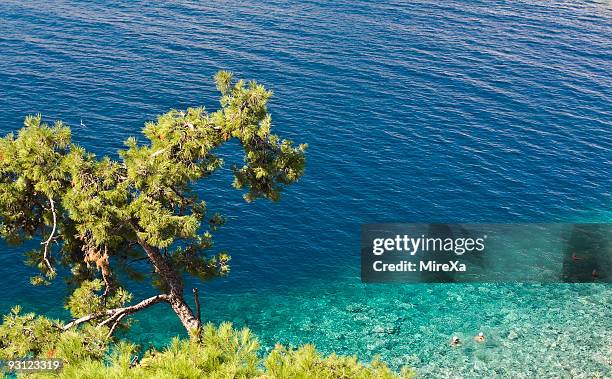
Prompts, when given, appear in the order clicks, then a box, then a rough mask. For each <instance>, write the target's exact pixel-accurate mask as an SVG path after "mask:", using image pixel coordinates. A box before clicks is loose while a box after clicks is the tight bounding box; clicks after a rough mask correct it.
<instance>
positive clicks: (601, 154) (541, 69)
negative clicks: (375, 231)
mask: <svg viewBox="0 0 612 379" xmlns="http://www.w3.org/2000/svg"><path fill="white" fill-rule="evenodd" d="M220 69H226V70H231V71H233V72H234V73H235V74H236V76H238V77H241V78H246V79H256V80H258V81H259V82H261V83H263V84H265V85H266V86H267V87H268V88H270V89H272V90H273V91H274V97H273V99H272V101H271V104H270V111H271V112H272V117H273V127H274V128H275V131H276V132H277V133H278V134H281V135H282V136H287V137H290V138H292V139H294V140H295V141H296V142H300V143H301V142H305V143H308V144H309V146H310V147H309V150H308V156H307V159H308V161H307V169H306V174H305V176H304V178H303V179H302V180H301V181H300V182H299V183H298V184H296V185H293V186H291V187H290V188H288V189H287V191H286V192H285V193H284V195H283V198H282V201H281V202H279V203H274V204H272V203H269V202H265V201H257V202H255V203H252V204H247V203H245V202H244V201H243V200H242V194H241V193H240V192H238V191H236V190H234V189H233V188H232V186H231V171H230V169H229V167H230V166H231V164H232V163H238V164H239V163H240V162H241V158H240V156H239V154H238V153H237V151H236V149H232V148H231V146H230V147H229V148H227V149H224V150H223V155H224V157H225V160H226V169H225V170H223V171H222V172H220V173H218V175H216V176H214V177H213V178H212V179H211V180H210V181H208V182H206V183H203V184H202V185H201V187H200V192H201V194H202V197H203V198H204V199H205V200H207V202H208V204H209V208H210V209H211V210H213V211H218V212H220V213H222V214H224V215H225V216H226V217H227V219H228V222H227V225H226V227H224V228H223V229H221V230H220V231H219V233H218V234H217V235H216V240H215V241H216V245H215V247H216V248H218V249H219V250H223V249H226V250H228V251H229V252H230V253H231V255H232V272H231V275H230V276H229V277H227V278H224V279H219V280H216V281H213V282H209V283H205V284H202V283H195V282H189V283H188V286H189V287H192V286H198V287H199V288H200V292H201V293H202V294H203V317H204V318H205V319H206V320H209V321H211V322H214V323H219V322H221V321H224V320H227V321H232V322H234V323H235V324H236V325H237V326H239V327H243V326H246V327H249V328H251V329H252V330H253V331H254V332H255V333H256V334H257V335H258V336H259V338H260V341H261V343H262V345H263V346H264V348H266V349H269V348H270V347H272V346H273V345H274V343H275V342H280V343H283V344H288V345H294V346H296V345H301V344H304V343H314V344H316V345H317V347H318V348H319V349H320V350H322V351H323V352H326V353H329V352H331V351H337V352H339V353H343V354H355V355H357V356H358V357H359V358H361V359H364V360H368V359H371V358H372V357H373V356H375V355H377V354H378V355H380V356H381V357H382V359H383V360H385V361H387V362H389V363H390V364H391V365H392V366H393V367H399V366H401V365H404V364H408V365H412V366H414V367H416V368H417V369H418V370H419V372H420V373H421V375H422V376H423V377H454V376H460V377H466V378H470V377H494V376H497V377H514V378H517V377H533V376H540V377H550V376H557V377H571V376H574V377H593V376H594V375H595V374H601V375H603V376H605V375H609V374H610V369H611V366H610V364H611V363H610V362H611V358H610V357H611V356H612V347H611V345H610V340H611V339H612V288H611V287H610V286H609V285H596V284H590V285H586V284H583V285H571V284H559V285H537V284H529V285H528V284H470V285H468V284H465V285H398V284H389V285H365V284H362V283H361V282H360V279H359V233H360V226H361V224H363V223H375V222H419V221H420V222H432V221H438V222H472V223H473V222H489V223H491V222H508V223H513V222H576V221H580V222H610V221H611V220H612V192H611V187H612V3H611V2H610V1H605V0H604V1H535V0H527V1H478V0H475V1H467V0H450V1H444V2H440V1H430V0H417V1H386V2H376V1H371V2H368V1H361V0H353V1H343V0H341V1H334V2H326V1H321V0H310V1H301V2H297V1H280V0H278V1H269V2H260V1H250V0H248V1H224V2H216V1H210V2H202V3H191V2H185V1H178V2H158V1H153V2H142V1H131V2H115V1H109V2H101V1H91V2H76V1H55V0H53V1H47V2H22V1H12V0H8V1H7V0H5V1H2V3H0V120H1V122H0V132H1V134H2V135H5V134H7V133H9V132H14V131H17V130H18V129H19V128H20V127H21V126H22V124H23V119H24V117H25V116H26V115H28V114H35V113H41V114H42V115H43V117H44V119H45V120H47V121H49V122H51V121H54V120H63V121H64V122H66V123H67V124H69V125H70V126H72V128H73V139H74V142H75V143H77V144H79V145H82V146H84V147H86V148H87V149H89V150H91V151H93V152H95V153H96V154H97V155H99V156H102V155H110V156H112V157H116V156H117V150H118V149H120V148H122V147H123V141H124V140H125V139H126V138H128V137H129V136H139V135H140V134H139V133H140V130H141V128H142V127H143V124H144V122H145V121H148V120H153V119H155V117H156V115H158V114H161V113H163V112H165V111H167V110H169V109H170V108H178V109H181V108H186V107H189V106H197V105H204V106H206V107H207V108H208V109H216V108H217V107H218V93H217V92H216V90H215V87H214V84H213V81H212V76H213V75H214V74H215V72H217V71H218V70H220ZM234 147H236V146H234ZM527 238H528V237H527ZM0 251H1V254H0V278H1V279H0V285H1V287H2V290H1V291H0V311H2V313H6V312H7V311H8V309H9V308H10V306H12V305H15V304H22V305H23V306H24V308H25V310H27V311H36V312H41V313H45V314H49V315H52V316H56V317H64V318H65V317H67V313H66V311H65V310H63V308H62V306H61V301H62V300H61V299H62V298H63V296H64V295H65V287H64V286H63V285H62V281H61V280H57V283H55V284H54V285H53V286H51V287H32V286H31V285H30V284H29V276H30V275H32V274H33V270H32V269H31V268H29V267H26V266H25V265H24V264H23V262H22V261H23V259H22V258H23V255H22V253H23V251H24V249H20V248H15V247H9V246H7V245H5V244H2V245H0ZM132 289H133V291H134V292H135V295H136V298H139V297H141V296H145V295H147V294H149V293H150V291H151V290H150V289H149V288H148V286H147V285H142V286H137V287H134V288H132ZM479 331H484V332H485V333H486V334H487V335H488V336H489V343H488V344H487V345H486V346H481V345H478V344H475V343H470V342H469V341H470V340H471V336H472V335H474V334H475V333H478V332H479ZM130 333H131V337H132V338H133V339H135V340H137V341H138V342H140V343H141V344H142V345H143V346H148V345H149V344H153V345H155V346H163V344H165V343H167V341H168V340H169V339H170V338H171V337H172V336H174V335H177V334H179V335H183V334H182V333H183V331H182V326H181V325H180V324H179V323H178V321H177V320H176V317H175V316H174V314H172V313H171V312H170V311H169V310H168V309H166V308H165V307H164V306H162V305H160V306H158V308H152V309H150V310H147V311H146V312H145V313H142V314H141V315H140V316H139V322H138V323H137V324H136V325H135V326H134V327H133V329H132V331H131V332H130ZM452 335H459V336H461V337H463V338H464V340H466V341H468V342H467V343H466V344H465V346H464V347H463V348H462V349H450V348H449V347H448V340H449V338H450V336H452Z"/></svg>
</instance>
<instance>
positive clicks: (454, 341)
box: [450, 336, 461, 347]
mask: <svg viewBox="0 0 612 379" xmlns="http://www.w3.org/2000/svg"><path fill="white" fill-rule="evenodd" d="M450 344H451V346H452V347H457V346H461V340H460V339H459V337H457V336H453V338H452V339H451V343H450Z"/></svg>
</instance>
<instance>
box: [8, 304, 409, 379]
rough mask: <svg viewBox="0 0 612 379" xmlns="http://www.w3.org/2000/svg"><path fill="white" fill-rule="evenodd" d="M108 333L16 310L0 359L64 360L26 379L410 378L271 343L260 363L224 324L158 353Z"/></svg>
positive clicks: (243, 334)
mask: <svg viewBox="0 0 612 379" xmlns="http://www.w3.org/2000/svg"><path fill="white" fill-rule="evenodd" d="M107 330H108V329H107V328H105V327H101V328H100V327H95V326H93V325H89V324H86V325H84V326H82V327H80V328H78V329H68V330H65V331H64V330H63V329H62V323H61V321H57V320H50V319H48V318H46V317H43V316H37V315H34V314H32V313H28V314H22V312H21V309H19V307H16V308H14V309H13V310H12V311H11V313H9V314H8V315H5V316H4V322H3V323H2V325H0V359H17V358H23V357H30V358H41V359H47V358H55V359H61V360H62V361H63V362H64V367H63V369H62V370H60V371H58V372H38V373H34V374H30V375H29V376H28V377H31V378H65V379H69V378H70V379H72V378H74V379H77V378H91V379H97V378H99V379H107V378H185V379H187V378H220V379H221V378H258V379H265V378H270V379H271V378H278V379H281V378H282V379H294V378H298V379H302V378H303V379H309V378H324V379H325V378H329V379H332V378H346V379H349V378H355V379H365V378H379V379H392V378H412V377H414V372H413V371H412V370H410V369H403V370H402V372H400V373H399V374H398V373H395V372H393V371H392V370H391V369H390V368H389V367H388V366H387V365H385V364H384V363H382V362H380V361H379V360H378V359H375V360H374V361H373V362H372V363H371V364H369V365H365V364H362V363H360V362H359V361H358V360H357V358H356V357H347V356H339V355H336V354H331V355H329V356H323V355H322V354H321V353H320V352H318V351H317V350H316V349H315V347H314V346H312V345H305V346H302V347H300V348H298V349H291V348H287V347H285V346H282V345H277V346H276V347H275V348H274V349H273V350H272V351H271V352H270V353H269V354H267V356H264V357H262V354H261V349H260V345H259V343H258V342H257V339H256V338H255V337H254V336H253V334H251V332H250V331H249V330H248V329H242V330H236V329H234V328H233V327H232V325H231V324H230V323H224V324H221V325H220V326H219V327H215V326H213V325H212V324H207V325H205V326H203V327H202V328H201V329H200V331H199V332H198V334H197V335H196V336H194V337H192V338H191V339H179V338H175V339H174V340H173V341H172V342H171V343H170V344H169V345H168V346H167V347H166V348H164V349H163V350H161V351H158V350H148V351H144V352H141V351H139V349H138V347H137V346H136V345H133V344H131V343H128V342H126V341H119V342H114V341H115V340H114V339H111V338H107V337H106V333H107Z"/></svg>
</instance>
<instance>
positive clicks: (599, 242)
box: [561, 224, 612, 283]
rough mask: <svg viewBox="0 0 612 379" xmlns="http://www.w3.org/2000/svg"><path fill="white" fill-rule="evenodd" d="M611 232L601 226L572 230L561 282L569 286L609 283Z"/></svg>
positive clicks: (588, 225)
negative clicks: (573, 284)
mask: <svg viewBox="0 0 612 379" xmlns="http://www.w3.org/2000/svg"><path fill="white" fill-rule="evenodd" d="M609 232H610V228H609V226H608V225H602V224H577V225H574V226H573V227H572V230H571V232H569V237H568V239H567V242H566V247H565V257H564V260H563V269H562V275H561V279H562V280H563V281H564V282H566V283H584V282H599V281H601V282H606V281H609V280H610V279H611V275H612V270H611V269H612V259H611V256H612V254H611V252H612V243H611V241H610V234H609Z"/></svg>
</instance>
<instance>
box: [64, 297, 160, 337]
mask: <svg viewBox="0 0 612 379" xmlns="http://www.w3.org/2000/svg"><path fill="white" fill-rule="evenodd" d="M162 301H168V295H166V294H161V295H155V296H152V297H149V298H147V299H144V300H142V301H141V302H140V303H138V304H134V305H130V306H128V307H120V308H114V309H107V310H105V311H103V312H98V313H92V314H89V315H85V316H83V317H80V318H77V319H75V320H72V321H71V322H69V323H68V324H66V325H64V327H63V330H68V329H70V328H72V327H74V326H78V325H80V324H82V323H84V322H88V321H91V320H97V319H100V318H103V317H108V318H107V319H106V320H104V321H102V322H101V323H100V324H98V326H102V325H106V324H108V323H110V322H112V321H117V319H118V318H123V317H125V316H127V315H130V314H132V313H136V312H138V311H141V310H143V309H145V308H148V307H150V306H152V305H154V304H157V303H161V302H162Z"/></svg>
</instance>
